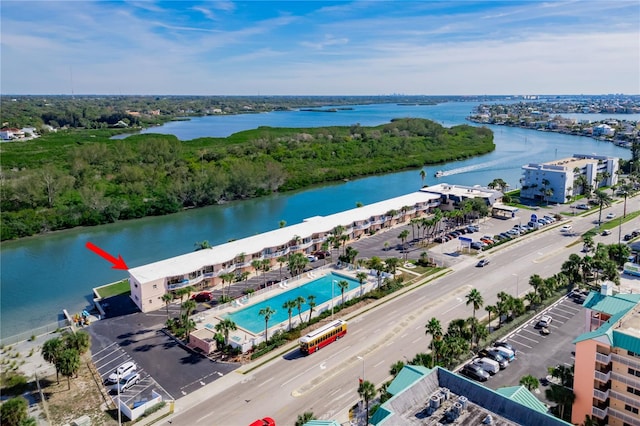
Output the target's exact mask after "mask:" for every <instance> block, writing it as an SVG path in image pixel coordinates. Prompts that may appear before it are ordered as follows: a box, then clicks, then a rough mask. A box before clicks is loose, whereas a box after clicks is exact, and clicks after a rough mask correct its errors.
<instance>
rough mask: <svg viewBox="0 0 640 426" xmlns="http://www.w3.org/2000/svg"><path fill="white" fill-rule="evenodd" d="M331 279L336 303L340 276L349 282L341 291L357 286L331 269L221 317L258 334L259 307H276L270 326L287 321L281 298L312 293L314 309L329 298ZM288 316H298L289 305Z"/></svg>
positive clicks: (305, 307) (261, 328) (260, 323)
mask: <svg viewBox="0 0 640 426" xmlns="http://www.w3.org/2000/svg"><path fill="white" fill-rule="evenodd" d="M334 280H335V281H336V283H335V284H333V286H334V288H333V294H334V296H335V299H336V300H335V303H336V305H337V304H339V303H340V302H341V300H342V299H341V298H340V296H341V293H340V287H338V281H342V280H344V281H346V282H348V283H349V288H347V289H346V290H345V291H344V292H345V293H347V292H348V291H350V290H352V289H354V288H357V287H358V286H360V282H359V281H357V280H355V279H353V278H349V277H347V276H344V275H338V274H335V273H333V272H332V273H330V274H327V275H325V276H323V277H320V278H318V279H316V280H313V281H311V282H308V283H307V284H305V285H302V286H300V287H297V288H294V289H291V290H289V291H286V292H284V293H280V294H278V295H276V296H274V297H272V298H269V299H267V300H264V301H262V302H259V303H256V304H255V305H251V306H248V307H246V308H244V309H241V310H239V311H237V312H233V313H229V314H226V315H224V317H225V318H230V319H231V320H232V321H233V322H235V323H236V325H237V326H238V327H242V328H244V329H245V330H249V331H250V332H252V333H254V334H259V333H261V332H263V331H264V317H263V316H261V315H258V312H260V309H262V308H264V307H266V306H269V307H270V308H271V309H273V310H274V311H276V313H275V314H273V315H272V316H271V318H270V319H269V327H272V326H274V325H276V324H279V323H281V322H283V321H287V322H288V321H289V313H288V311H287V309H284V308H283V307H282V305H283V304H284V302H286V301H287V300H295V299H297V298H298V296H302V297H304V298H305V300H306V299H307V297H309V296H310V295H314V296H315V297H316V308H314V310H315V309H317V306H320V305H322V304H323V303H325V302H327V301H329V300H331V283H332V281H334ZM305 312H306V314H305ZM291 317H292V320H294V319H296V318H298V308H297V307H296V308H293V312H292V315H291ZM308 317H309V305H308V304H306V303H304V304H303V305H302V319H303V320H305V321H306V320H307V318H308Z"/></svg>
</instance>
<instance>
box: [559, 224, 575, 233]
mask: <svg viewBox="0 0 640 426" xmlns="http://www.w3.org/2000/svg"><path fill="white" fill-rule="evenodd" d="M571 229H572V228H571V225H562V228H560V232H562V233H568V232H571Z"/></svg>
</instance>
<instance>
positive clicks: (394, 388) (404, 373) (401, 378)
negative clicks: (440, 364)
mask: <svg viewBox="0 0 640 426" xmlns="http://www.w3.org/2000/svg"><path fill="white" fill-rule="evenodd" d="M430 372H431V369H430V368H427V367H423V366H421V365H405V366H404V367H403V368H402V370H400V372H399V373H398V375H397V376H396V377H395V379H393V382H391V384H390V385H389V387H388V388H387V392H389V393H390V394H391V395H397V394H399V393H401V392H402V391H403V390H405V389H407V388H410V387H411V386H412V385H413V384H414V383H415V382H417V381H418V380H420V379H421V378H422V377H424V376H426V375H427V374H429V373H430Z"/></svg>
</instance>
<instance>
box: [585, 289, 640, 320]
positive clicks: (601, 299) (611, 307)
mask: <svg viewBox="0 0 640 426" xmlns="http://www.w3.org/2000/svg"><path fill="white" fill-rule="evenodd" d="M638 302H640V294H615V295H613V296H605V295H603V294H600V293H597V292H595V291H592V292H591V293H589V296H587V299H586V300H585V301H584V303H583V304H582V306H584V307H585V308H587V309H591V310H594V311H596V312H604V313H605V314H609V315H615V314H617V313H619V312H621V311H625V312H626V311H628V310H629V309H631V308H633V307H634V306H635V305H636V304H637V303H638Z"/></svg>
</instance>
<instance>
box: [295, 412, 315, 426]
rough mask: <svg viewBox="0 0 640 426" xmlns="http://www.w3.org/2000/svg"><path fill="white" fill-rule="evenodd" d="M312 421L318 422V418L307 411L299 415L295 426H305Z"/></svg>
mask: <svg viewBox="0 0 640 426" xmlns="http://www.w3.org/2000/svg"><path fill="white" fill-rule="evenodd" d="M311 420H317V419H316V416H315V415H314V414H313V412H312V411H305V412H304V413H302V414H298V418H297V419H296V423H295V426H304V425H305V424H307V423H308V422H309V421H311Z"/></svg>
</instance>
